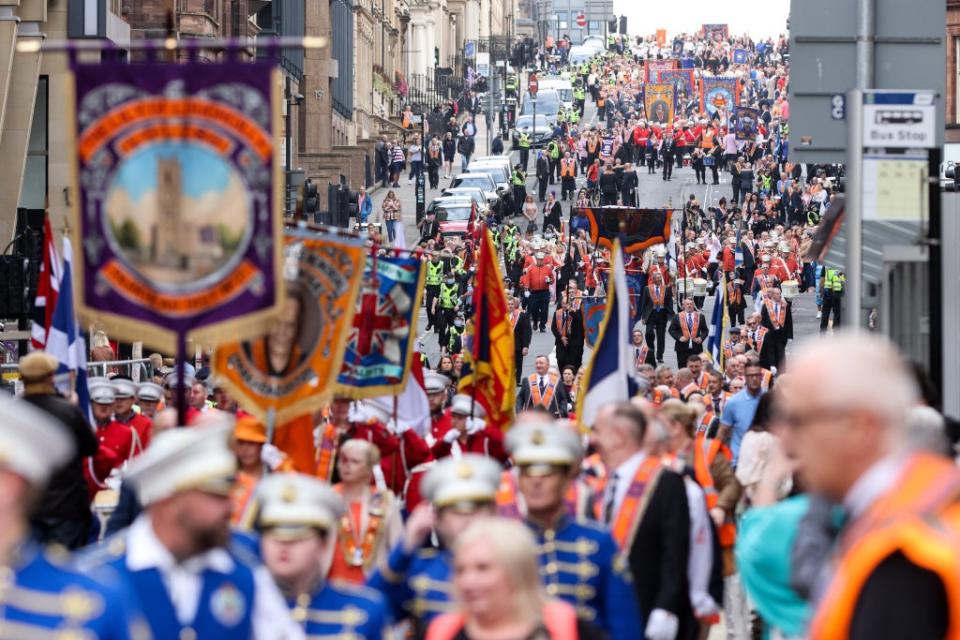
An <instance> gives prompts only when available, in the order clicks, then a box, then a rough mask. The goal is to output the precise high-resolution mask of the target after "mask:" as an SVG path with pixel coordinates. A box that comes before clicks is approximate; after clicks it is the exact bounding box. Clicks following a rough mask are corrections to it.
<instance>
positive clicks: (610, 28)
mask: <svg viewBox="0 0 960 640" xmlns="http://www.w3.org/2000/svg"><path fill="white" fill-rule="evenodd" d="M616 32H617V17H616V16H614V17H612V18H610V21H609V22H607V33H609V34H614V33H616Z"/></svg>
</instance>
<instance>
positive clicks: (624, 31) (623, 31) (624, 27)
mask: <svg viewBox="0 0 960 640" xmlns="http://www.w3.org/2000/svg"><path fill="white" fill-rule="evenodd" d="M620 33H621V34H623V35H627V16H620Z"/></svg>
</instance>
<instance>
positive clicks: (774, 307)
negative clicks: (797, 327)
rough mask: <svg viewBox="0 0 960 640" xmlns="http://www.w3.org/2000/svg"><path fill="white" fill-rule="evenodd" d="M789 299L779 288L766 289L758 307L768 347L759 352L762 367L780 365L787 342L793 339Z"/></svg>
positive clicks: (785, 352)
mask: <svg viewBox="0 0 960 640" xmlns="http://www.w3.org/2000/svg"><path fill="white" fill-rule="evenodd" d="M790 306H791V305H790V301H789V300H784V299H783V297H782V294H781V292H780V289H778V288H776V287H770V288H768V289H767V299H766V300H765V301H764V303H763V306H762V307H761V309H760V323H761V324H762V325H763V326H764V327H766V328H767V331H768V332H769V333H768V334H767V342H768V343H769V344H770V347H771V348H770V349H769V350H767V352H766V354H760V364H761V365H763V367H764V368H766V369H769V368H770V367H782V366H783V360H784V358H785V357H786V354H787V342H788V341H790V340H792V339H793V310H792V309H791V308H790Z"/></svg>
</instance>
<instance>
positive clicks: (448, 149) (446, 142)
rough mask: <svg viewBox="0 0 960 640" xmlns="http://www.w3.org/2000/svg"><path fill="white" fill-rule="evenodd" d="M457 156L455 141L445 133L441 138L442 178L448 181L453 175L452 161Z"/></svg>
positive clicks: (448, 133)
mask: <svg viewBox="0 0 960 640" xmlns="http://www.w3.org/2000/svg"><path fill="white" fill-rule="evenodd" d="M456 155H457V141H456V140H454V138H453V134H452V133H450V132H449V131H447V132H446V133H445V134H444V136H443V168H444V174H443V177H444V178H447V179H449V178H450V177H451V174H452V173H453V159H454V157H455V156H456Z"/></svg>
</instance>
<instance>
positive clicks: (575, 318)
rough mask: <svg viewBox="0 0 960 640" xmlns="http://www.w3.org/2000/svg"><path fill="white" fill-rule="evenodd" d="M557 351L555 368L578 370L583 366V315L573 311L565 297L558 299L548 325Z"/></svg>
mask: <svg viewBox="0 0 960 640" xmlns="http://www.w3.org/2000/svg"><path fill="white" fill-rule="evenodd" d="M550 328H551V330H552V331H553V338H554V340H555V345H556V350H557V368H558V369H560V370H561V371H562V370H563V368H564V367H565V366H567V365H570V366H572V367H573V368H574V369H579V368H580V365H581V364H583V337H584V336H583V315H582V314H580V313H577V312H575V311H573V310H572V309H571V308H570V303H569V302H568V301H567V297H566V296H561V297H560V303H559V304H558V305H557V310H556V311H555V312H554V313H553V322H552V323H551V325H550Z"/></svg>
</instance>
